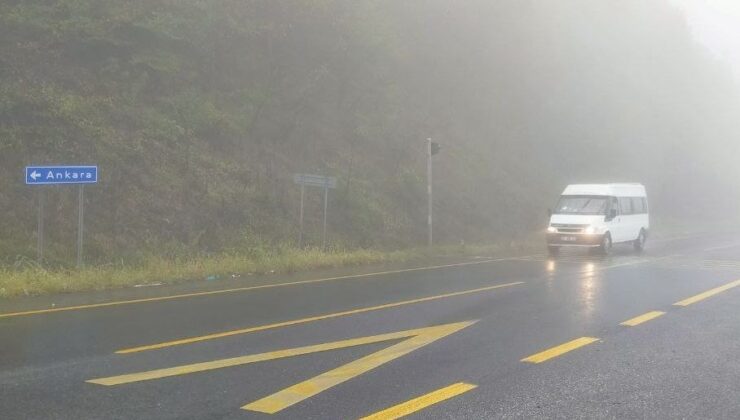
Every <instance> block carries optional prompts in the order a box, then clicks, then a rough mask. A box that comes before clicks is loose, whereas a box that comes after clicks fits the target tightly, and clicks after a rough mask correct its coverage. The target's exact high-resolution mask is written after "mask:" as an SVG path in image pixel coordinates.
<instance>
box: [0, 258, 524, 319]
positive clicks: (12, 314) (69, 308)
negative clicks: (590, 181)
mask: <svg viewBox="0 0 740 420" xmlns="http://www.w3.org/2000/svg"><path fill="white" fill-rule="evenodd" d="M510 259H511V258H501V259H488V260H481V261H470V262H463V263H456V264H445V265H432V266H427V267H415V268H404V269H401V270H390V271H378V272H374V273H364V274H353V275H349V276H339V277H327V278H321V279H313V280H301V281H292V282H288V283H277V284H263V285H259V286H247V287H237V288H233V289H222V290H211V291H208V292H194V293H184V294H179V295H171V296H158V297H151V298H143V299H131V300H118V301H112V302H103V303H92V304H88V305H76V306H66V307H60V308H50V309H34V310H30V311H22V312H10V313H5V314H0V318H11V317H17V316H26V315H38V314H48V313H54V312H64V311H79V310H84V309H94V308H104V307H107V306H118V305H130V304H135V303H145V302H159V301H163V300H173V299H184V298H192V297H198V296H209V295H217V294H222V293H234V292H247V291H250V290H259V289H270V288H275V287H286V286H297V285H302V284H313V283H322V282H327V281H333V280H345V279H356V278H363V277H373V276H382V275H387V274H398V273H408V272H412V271H423V270H436V269H440V268H449V267H462V266H466V265H476V264H485V263H490V262H497V261H507V260H510Z"/></svg>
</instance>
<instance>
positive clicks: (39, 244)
mask: <svg viewBox="0 0 740 420" xmlns="http://www.w3.org/2000/svg"><path fill="white" fill-rule="evenodd" d="M45 200H46V191H45V190H44V189H43V188H41V189H39V212H38V227H37V228H36V259H37V260H38V262H39V264H41V263H42V262H43V261H44V201H45Z"/></svg>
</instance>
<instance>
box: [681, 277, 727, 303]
mask: <svg viewBox="0 0 740 420" xmlns="http://www.w3.org/2000/svg"><path fill="white" fill-rule="evenodd" d="M736 286H740V280H735V281H733V282H730V283H727V284H725V285H723V286H719V287H715V288H714V289H711V290H707V291H706V292H703V293H699V294H698V295H694V296H691V297H690V298H686V299H684V300H681V301H678V302H676V303H674V304H673V305H674V306H689V305H691V304H692V303H696V302H699V301H701V300H704V299H706V298H708V297H712V296H714V295H716V294H719V293H722V292H724V291H726V290H729V289H732V288H733V287H736Z"/></svg>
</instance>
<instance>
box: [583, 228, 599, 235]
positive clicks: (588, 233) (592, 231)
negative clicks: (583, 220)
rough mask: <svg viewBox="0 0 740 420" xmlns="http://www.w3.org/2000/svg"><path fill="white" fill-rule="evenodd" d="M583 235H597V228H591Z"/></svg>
mask: <svg viewBox="0 0 740 420" xmlns="http://www.w3.org/2000/svg"><path fill="white" fill-rule="evenodd" d="M583 233H585V234H586V235H593V234H594V233H596V228H595V227H593V226H589V227H587V228H586V229H584V231H583Z"/></svg>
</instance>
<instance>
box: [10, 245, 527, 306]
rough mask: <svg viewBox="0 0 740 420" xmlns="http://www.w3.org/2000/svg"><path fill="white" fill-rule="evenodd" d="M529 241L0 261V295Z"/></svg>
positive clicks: (480, 250)
mask: <svg viewBox="0 0 740 420" xmlns="http://www.w3.org/2000/svg"><path fill="white" fill-rule="evenodd" d="M533 247H534V245H533V243H529V242H526V243H509V244H506V245H502V244H489V245H452V246H436V247H432V248H413V249H404V250H397V251H388V252H386V251H378V250H367V249H359V250H350V251H329V252H322V251H321V250H318V249H295V248H277V249H274V250H271V251H266V252H261V253H259V254H258V255H254V254H251V255H240V254H223V255H214V256H208V257H193V258H178V259H166V258H162V257H152V258H150V259H148V260H146V261H145V262H144V263H142V264H138V265H135V266H125V265H116V266H112V265H107V266H97V267H85V268H83V269H81V270H75V269H49V270H47V269H44V268H42V267H40V266H35V265H28V266H25V267H23V268H7V267H6V268H2V267H0V298H12V297H17V296H33V295H43V294H55V293H66V292H80V291H89V290H104V289H113V288H120V287H126V286H133V285H137V284H148V283H163V284H173V283H177V282H185V281H196V280H204V279H208V278H211V279H217V278H225V277H230V276H232V275H238V276H242V275H247V274H263V273H277V274H279V273H291V272H298V271H310V270H316V269H321V268H334V267H347V266H359V265H367V264H378V263H402V262H412V261H415V260H419V261H421V260H425V259H430V258H434V257H440V256H450V257H454V256H460V257H463V256H469V255H485V256H490V255H500V254H502V253H512V252H516V251H523V250H526V249H530V248H533Z"/></svg>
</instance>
